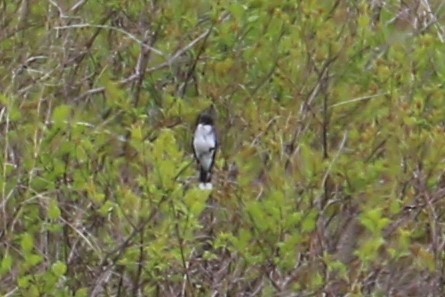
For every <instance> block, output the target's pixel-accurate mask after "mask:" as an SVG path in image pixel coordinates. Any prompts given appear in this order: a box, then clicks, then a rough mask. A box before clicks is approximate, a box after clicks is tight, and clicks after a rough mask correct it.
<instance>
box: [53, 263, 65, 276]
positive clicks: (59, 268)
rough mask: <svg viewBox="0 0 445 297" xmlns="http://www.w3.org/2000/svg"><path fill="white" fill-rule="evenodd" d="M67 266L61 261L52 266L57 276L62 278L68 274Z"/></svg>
mask: <svg viewBox="0 0 445 297" xmlns="http://www.w3.org/2000/svg"><path fill="white" fill-rule="evenodd" d="M66 269H67V267H66V264H65V263H63V262H61V261H57V262H56V263H54V264H53V265H52V266H51V271H52V272H53V273H54V274H55V275H56V276H62V275H64V274H65V273H66Z"/></svg>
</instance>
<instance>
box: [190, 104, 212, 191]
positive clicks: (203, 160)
mask: <svg viewBox="0 0 445 297" xmlns="http://www.w3.org/2000/svg"><path fill="white" fill-rule="evenodd" d="M192 147H193V154H194V155H195V159H196V161H197V162H198V165H199V187H200V188H201V189H208V190H210V189H212V183H211V178H212V168H213V164H214V163H215V155H216V150H217V148H218V140H217V138H216V130H215V126H214V119H213V116H212V115H211V114H210V113H209V112H203V113H201V114H200V115H199V116H198V120H197V121H196V128H195V134H194V136H193V143H192Z"/></svg>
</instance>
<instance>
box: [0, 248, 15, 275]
mask: <svg viewBox="0 0 445 297" xmlns="http://www.w3.org/2000/svg"><path fill="white" fill-rule="evenodd" d="M12 262H13V261H12V257H11V255H10V254H9V253H8V252H6V253H5V255H4V256H3V259H2V262H1V263H0V275H4V274H5V273H8V272H9V271H10V270H11V267H12Z"/></svg>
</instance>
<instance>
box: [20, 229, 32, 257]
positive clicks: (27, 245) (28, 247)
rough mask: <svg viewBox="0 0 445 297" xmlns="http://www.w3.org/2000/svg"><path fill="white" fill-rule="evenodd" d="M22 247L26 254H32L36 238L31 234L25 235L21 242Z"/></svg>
mask: <svg viewBox="0 0 445 297" xmlns="http://www.w3.org/2000/svg"><path fill="white" fill-rule="evenodd" d="M20 246H21V248H22V251H23V252H24V253H25V254H26V253H29V252H31V251H32V249H33V248H34V238H33V237H32V235H31V234H29V233H25V234H23V235H22V240H21V241H20Z"/></svg>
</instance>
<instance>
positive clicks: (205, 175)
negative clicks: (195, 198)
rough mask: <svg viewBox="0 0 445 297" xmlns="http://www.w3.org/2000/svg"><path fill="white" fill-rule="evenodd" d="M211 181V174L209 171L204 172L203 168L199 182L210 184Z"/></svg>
mask: <svg viewBox="0 0 445 297" xmlns="http://www.w3.org/2000/svg"><path fill="white" fill-rule="evenodd" d="M210 180H211V174H210V172H209V171H207V170H204V169H203V168H202V167H201V168H200V171H199V182H201V183H209V182H210Z"/></svg>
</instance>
